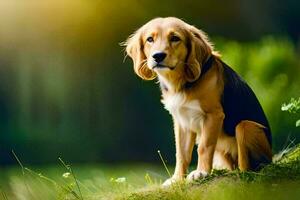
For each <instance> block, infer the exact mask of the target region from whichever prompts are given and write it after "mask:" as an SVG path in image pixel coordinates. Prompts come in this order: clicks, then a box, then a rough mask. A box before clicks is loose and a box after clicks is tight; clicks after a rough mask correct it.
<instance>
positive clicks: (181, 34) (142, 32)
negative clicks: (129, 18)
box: [125, 17, 213, 82]
mask: <svg viewBox="0 0 300 200" xmlns="http://www.w3.org/2000/svg"><path fill="white" fill-rule="evenodd" d="M125 45H126V52H127V54H128V55H129V56H130V57H131V58H132V60H133V63H134V71H135V73H136V74H137V75H138V76H140V77H141V78H143V79H145V80H152V79H154V78H155V77H156V76H157V74H159V75H162V76H172V75H177V76H178V75H182V76H184V79H185V80H186V81H188V82H192V81H194V80H196V79H197V78H198V77H199V76H200V73H201V66H202V64H203V63H204V62H205V61H206V60H207V59H208V58H209V56H210V55H211V54H212V51H213V47H212V45H211V44H210V42H209V41H208V38H207V36H206V34H205V33H204V32H202V31H201V30H199V29H197V28H195V27H194V26H191V25H189V24H187V23H185V22H183V21H182V20H180V19H178V18H174V17H167V18H156V19H153V20H151V21H149V22H148V23H147V24H145V25H144V26H142V27H141V28H140V29H138V30H137V31H136V32H135V33H134V34H132V35H131V36H130V37H129V38H128V39H127V41H126V43H125Z"/></svg>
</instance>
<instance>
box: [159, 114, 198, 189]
mask: <svg viewBox="0 0 300 200" xmlns="http://www.w3.org/2000/svg"><path fill="white" fill-rule="evenodd" d="M174 133H175V142H176V167H175V171H174V175H173V176H172V177H171V178H169V179H167V180H166V181H165V182H164V183H163V185H164V186H168V185H171V184H172V183H174V182H176V181H180V180H183V179H184V177H185V174H186V171H187V168H188V166H189V164H190V162H191V158H192V152H193V147H194V145H195V139H196V134H195V133H193V132H191V131H187V130H184V129H183V128H181V127H180V125H179V124H178V123H177V122H176V120H174Z"/></svg>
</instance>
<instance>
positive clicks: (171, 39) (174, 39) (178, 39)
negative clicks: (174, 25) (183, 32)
mask: <svg viewBox="0 0 300 200" xmlns="http://www.w3.org/2000/svg"><path fill="white" fill-rule="evenodd" d="M170 41H171V42H178V41H180V38H179V37H178V36H176V35H172V36H171V38H170Z"/></svg>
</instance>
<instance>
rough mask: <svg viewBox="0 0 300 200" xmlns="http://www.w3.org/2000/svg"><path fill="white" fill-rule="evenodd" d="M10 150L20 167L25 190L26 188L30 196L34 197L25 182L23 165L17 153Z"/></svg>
mask: <svg viewBox="0 0 300 200" xmlns="http://www.w3.org/2000/svg"><path fill="white" fill-rule="evenodd" d="M11 152H12V154H13V156H14V158H15V159H16V161H17V162H18V164H19V165H20V167H21V169H22V174H23V182H24V185H25V187H26V190H27V192H28V194H30V195H31V196H32V197H34V195H33V194H32V193H31V192H30V190H29V186H28V184H27V182H26V177H25V170H24V166H23V164H22V162H21V160H20V159H19V158H18V156H17V154H16V153H15V152H14V150H11ZM34 199H35V197H34Z"/></svg>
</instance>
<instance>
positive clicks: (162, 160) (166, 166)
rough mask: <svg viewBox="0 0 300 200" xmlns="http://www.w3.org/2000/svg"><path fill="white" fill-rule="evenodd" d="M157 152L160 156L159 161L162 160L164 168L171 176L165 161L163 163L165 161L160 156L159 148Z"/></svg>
mask: <svg viewBox="0 0 300 200" xmlns="http://www.w3.org/2000/svg"><path fill="white" fill-rule="evenodd" d="M157 153H158V155H159V157H160V159H161V161H162V163H163V165H164V167H165V169H166V171H167V173H168V175H169V177H170V178H171V173H170V171H169V169H168V167H167V165H166V163H165V161H164V159H163V157H162V155H161V153H160V150H158V151H157Z"/></svg>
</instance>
